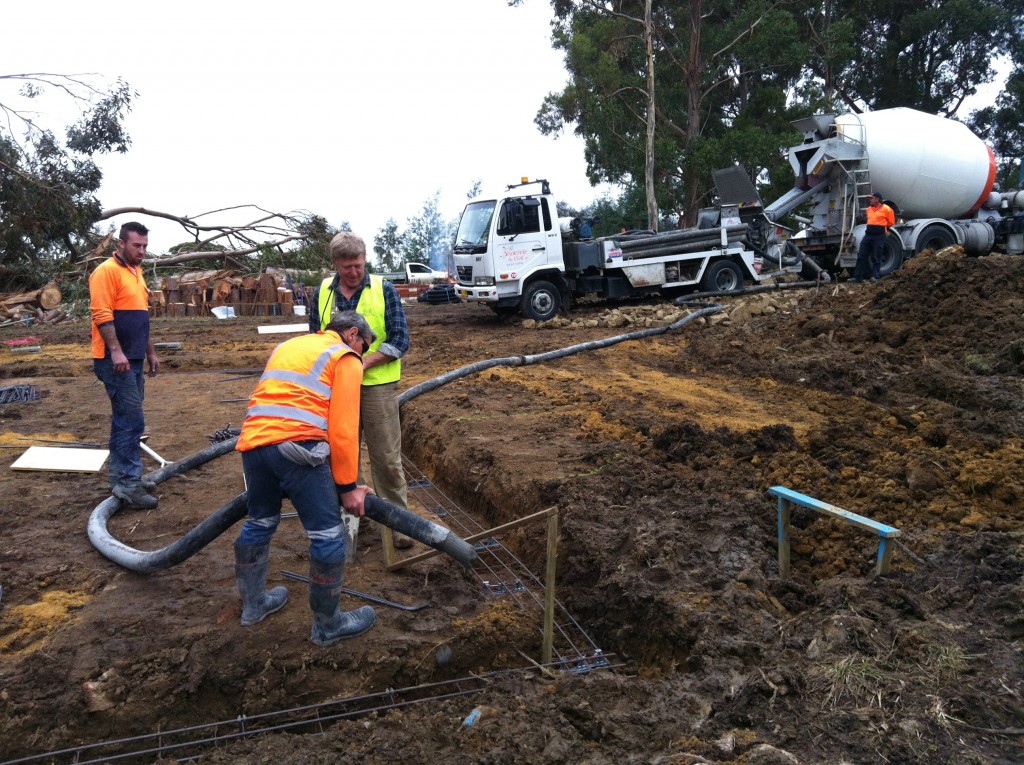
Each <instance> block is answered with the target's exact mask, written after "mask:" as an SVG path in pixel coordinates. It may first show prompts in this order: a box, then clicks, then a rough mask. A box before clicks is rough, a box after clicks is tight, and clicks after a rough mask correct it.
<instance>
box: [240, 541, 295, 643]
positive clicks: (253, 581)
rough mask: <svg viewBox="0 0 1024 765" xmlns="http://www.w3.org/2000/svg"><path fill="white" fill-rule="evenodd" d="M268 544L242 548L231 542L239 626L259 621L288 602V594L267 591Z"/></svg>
mask: <svg viewBox="0 0 1024 765" xmlns="http://www.w3.org/2000/svg"><path fill="white" fill-rule="evenodd" d="M269 562H270V544H269V543H268V544H262V545H244V544H241V543H240V542H235V580H236V581H237V582H238V592H239V593H240V594H241V595H242V626H243V627H248V626H249V625H250V624H255V623H256V622H260V621H263V618H264V617H265V616H267V615H268V614H272V613H274V612H275V611H279V610H280V609H281V607H282V606H284V604H285V603H287V602H288V590H287V589H285V588H284V587H275V588H274V589H272V590H271V591H270V592H267V591H266V587H267V567H268V565H269Z"/></svg>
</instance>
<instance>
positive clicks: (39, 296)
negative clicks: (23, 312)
mask: <svg viewBox="0 0 1024 765" xmlns="http://www.w3.org/2000/svg"><path fill="white" fill-rule="evenodd" d="M63 297H64V296H63V295H61V292H60V287H58V286H57V285H56V284H53V283H52V282H51V283H50V284H47V285H46V286H45V287H42V288H41V289H38V290H33V291H32V292H18V293H15V294H9V295H0V307H3V308H6V309H7V310H14V309H15V308H17V307H21V306H32V307H37V306H38V307H39V308H44V309H46V310H47V311H49V310H50V309H52V308H56V307H57V306H59V305H60V301H61V300H62V299H63Z"/></svg>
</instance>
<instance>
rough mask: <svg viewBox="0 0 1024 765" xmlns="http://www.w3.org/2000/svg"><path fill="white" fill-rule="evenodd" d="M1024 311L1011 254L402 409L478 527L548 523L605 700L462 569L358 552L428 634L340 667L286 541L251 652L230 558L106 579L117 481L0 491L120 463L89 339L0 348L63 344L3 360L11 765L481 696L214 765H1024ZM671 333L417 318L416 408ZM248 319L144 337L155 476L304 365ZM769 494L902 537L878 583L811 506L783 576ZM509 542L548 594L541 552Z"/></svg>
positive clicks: (758, 299)
mask: <svg viewBox="0 0 1024 765" xmlns="http://www.w3.org/2000/svg"><path fill="white" fill-rule="evenodd" d="M1022 296H1024V260H1022V259H1020V258H1010V257H1003V256H991V257H987V258H983V259H967V258H963V257H962V256H960V255H959V254H957V253H956V252H955V251H943V252H942V253H938V254H934V255H933V254H930V253H928V254H925V255H923V256H920V257H918V258H916V259H915V260H913V261H911V262H910V263H908V264H907V266H906V267H905V268H904V269H903V270H901V271H899V272H897V273H896V274H894V275H893V276H892V277H890V278H888V279H885V280H883V282H882V283H880V284H877V285H870V284H865V285H852V284H851V285H846V284H839V285H836V284H832V285H828V286H825V287H821V288H818V289H815V290H802V291H797V290H793V291H785V292H772V293H766V294H760V295H750V296H741V297H732V298H728V299H723V301H722V304H723V306H724V312H722V313H719V314H715V315H713V316H711V317H709V318H707V319H706V320H705V319H701V320H698V321H694V322H691V323H689V324H686V325H685V326H683V327H681V328H679V329H677V330H673V331H670V332H666V333H664V334H659V335H655V336H651V337H646V338H643V339H637V340H629V341H626V342H622V343H619V344H616V345H612V346H610V347H606V348H602V349H598V350H587V351H583V352H580V353H576V354H574V355H571V356H566V357H564V358H560V359H557V360H553V361H549V362H547V363H538V364H530V365H525V366H500V367H494V368H491V369H487V370H485V371H482V372H479V373H475V374H470V375H468V376H465V377H462V378H460V379H457V380H455V381H453V382H450V383H448V384H446V385H444V386H442V387H439V388H437V389H435V390H433V391H431V392H428V393H425V394H423V395H419V396H417V397H415V398H413V399H412V400H410V401H409V402H408V403H406V405H405V406H404V407H403V430H404V439H405V451H406V454H407V455H408V457H409V458H410V459H411V460H412V461H413V462H414V463H415V464H416V465H417V466H418V467H419V468H420V469H422V470H423V471H424V472H425V473H426V474H427V475H428V476H429V477H430V478H431V479H432V480H433V482H434V484H436V486H438V487H440V488H441V489H443V490H444V492H445V493H446V495H447V496H448V497H450V498H452V500H453V501H454V502H456V503H458V504H459V505H460V506H461V507H462V508H464V509H465V511H466V512H468V513H470V514H472V515H473V516H474V517H475V518H477V519H478V520H479V521H480V523H481V524H482V525H483V527H485V528H486V527H493V526H497V525H499V524H501V523H505V522H508V521H510V520H513V519H516V518H520V517H522V516H525V515H528V514H530V513H533V512H537V511H540V510H543V509H545V508H549V507H557V509H558V512H559V515H558V518H559V527H558V528H559V539H558V568H557V575H558V591H557V595H558V599H559V601H560V602H561V603H562V604H563V605H564V606H565V607H566V608H567V609H568V611H569V613H571V614H572V616H573V617H574V618H575V619H576V620H577V622H578V623H579V625H581V627H582V628H583V629H584V630H585V631H586V632H587V634H588V635H589V636H590V637H592V638H593V641H594V643H595V644H596V645H597V646H599V647H600V648H601V649H602V650H603V651H604V652H605V654H606V655H608V656H609V657H612V661H611V666H609V667H607V668H603V669H592V670H591V671H589V672H567V671H552V670H548V669H544V668H541V667H539V666H537V664H536V663H535V662H536V661H539V658H540V655H541V653H540V649H541V645H540V635H541V632H540V628H541V624H540V620H539V618H538V615H537V614H536V613H532V612H531V613H523V612H522V610H520V609H517V608H514V607H511V605H510V603H511V601H509V600H508V599H507V598H500V597H493V596H491V595H489V594H488V593H487V592H485V591H483V589H482V588H481V586H480V581H479V578H478V577H477V576H474V575H473V573H472V572H469V571H466V570H465V569H463V568H462V567H461V566H459V565H458V564H457V563H455V562H454V561H453V560H451V559H449V558H447V557H435V558H432V559H430V560H427V561H424V562H421V563H415V564H413V565H411V566H408V567H406V568H401V569H397V570H393V571H389V570H388V568H387V567H385V565H384V558H383V548H382V545H381V541H380V538H379V537H378V535H377V534H376V533H373V532H371V531H367V530H364V531H363V532H362V533H360V535H359V543H358V551H357V556H356V560H355V561H354V562H353V563H352V565H350V566H349V568H348V572H347V581H346V585H347V586H349V587H351V588H354V589H357V590H360V591H363V592H369V593H373V594H376V595H378V596H382V597H384V598H388V599H391V600H395V601H400V602H402V603H407V604H411V603H415V602H427V603H429V604H430V606H429V607H428V608H424V609H422V610H418V611H403V610H398V609H394V608H389V607H378V609H377V613H378V624H377V626H376V627H375V628H374V629H373V630H372V631H371V632H369V633H368V634H367V635H365V636H363V637H360V638H357V639H354V640H351V641H346V642H343V643H339V644H337V645H335V646H333V647H330V648H318V647H316V646H314V645H313V644H311V643H310V642H309V641H308V635H309V627H310V614H309V610H308V607H307V605H306V601H305V591H304V588H303V586H302V585H301V583H298V582H294V581H290V580H286V579H284V578H283V577H282V575H281V572H282V571H285V570H290V571H296V572H300V573H304V572H305V571H306V566H307V550H306V548H307V543H306V540H305V538H304V536H303V534H302V531H301V527H300V526H299V525H298V523H297V522H296V521H283V522H282V526H281V529H280V531H279V532H278V535H277V537H276V539H275V544H274V547H273V550H272V559H271V580H272V581H271V583H272V584H275V585H276V584H287V585H288V586H289V587H290V590H291V600H290V601H289V603H288V604H287V605H286V606H285V608H284V609H283V610H282V611H281V612H279V613H277V614H274V615H272V616H270V617H268V618H267V619H266V620H265V621H263V622H261V623H259V624H257V625H255V626H252V627H248V628H243V627H241V626H240V625H239V621H238V617H239V610H240V605H239V601H238V596H237V592H236V590H235V587H234V578H233V577H234V574H233V560H232V553H231V545H232V542H233V540H234V537H235V536H236V535H237V527H236V528H233V529H230V530H229V531H228V532H226V533H224V534H222V535H221V536H219V537H218V538H217V539H215V540H214V541H213V542H212V543H211V544H210V545H208V546H207V547H205V548H203V549H202V550H200V551H199V552H198V553H196V554H195V555H194V556H192V557H190V558H189V559H187V560H186V561H184V562H182V563H180V564H178V565H176V566H173V567H171V568H169V569H166V570H164V571H160V572H157V573H153V574H148V575H143V574H137V573H133V572H131V571H128V570H126V569H124V568H121V567H120V566H118V565H117V564H115V563H113V562H111V561H109V560H107V559H106V558H105V557H103V556H102V555H100V553H99V552H97V550H96V549H94V548H93V546H92V545H91V544H90V542H89V539H88V537H87V534H86V528H87V523H88V519H89V517H90V514H91V513H92V511H93V508H95V507H96V506H97V505H99V504H100V503H101V502H103V501H104V500H105V499H106V497H107V496H108V492H107V490H106V476H105V474H102V473H101V474H82V473H70V472H31V471H14V470H10V469H9V466H10V465H11V463H13V462H14V460H15V459H16V458H17V457H18V456H19V455H20V454H21V452H22V450H23V447H24V446H26V445H30V444H33V443H44V442H42V441H40V440H39V439H47V440H52V441H73V442H86V443H88V442H98V443H102V442H104V441H105V439H106V433H107V430H108V427H109V407H108V404H107V402H106V400H105V397H104V393H103V389H102V387H101V386H100V385H98V384H97V383H96V382H95V381H94V379H93V376H92V373H91V367H90V364H89V361H88V359H87V356H88V344H87V343H88V325H87V324H85V323H77V324H67V325H61V326H58V327H49V328H35V327H32V328H27V329H26V328H22V329H20V330H18V329H12V328H6V329H4V330H0V332H3V333H6V334H5V335H0V340H7V339H20V338H24V336H25V335H26V334H31V335H32V336H35V337H38V338H39V341H38V344H39V345H40V347H41V350H40V352H38V353H32V354H30V353H13V352H8V351H6V350H0V385H15V384H22V383H31V384H33V385H35V386H37V388H38V389H39V390H40V391H41V392H42V393H43V397H42V398H41V399H39V400H37V401H32V402H27V403H10V404H6V405H3V406H2V407H0V445H3V446H5V447H11V448H4V449H2V450H0V496H2V497H3V500H2V501H3V513H2V515H0V586H2V587H3V590H2V600H0V761H6V760H10V759H15V758H19V757H27V756H29V755H37V754H42V753H47V752H52V751H54V750H59V749H65V748H73V747H75V746H81V745H83V744H88V743H93V742H99V741H108V740H112V739H124V738H128V737H133V736H140V735H144V734H150V733H153V732H156V731H169V730H175V729H179V728H185V727H188V726H199V725H205V724H207V723H211V722H215V721H221V720H228V721H230V720H236V719H237V718H239V716H242V715H245V716H248V717H252V716H256V715H260V714H263V713H272V712H276V711H279V710H285V709H293V708H296V707H304V706H310V707H312V706H314V705H318V704H322V703H324V702H327V701H330V700H332V699H348V698H350V697H357V696H367V695H372V694H378V693H381V692H385V691H388V689H408V688H410V687H413V686H421V685H429V684H434V683H444V682H445V681H450V680H454V679H461V678H467V679H468V680H469V681H473V682H475V685H474V686H473V688H472V690H473V691H474V692H473V693H468V694H467V695H462V696H459V695H447V694H446V693H438V694H436V697H430V693H429V692H425V693H424V694H422V695H423V696H426V697H427V698H428V700H426V701H423V702H422V703H416V704H404V703H398V701H396V703H394V704H391V705H385V706H389V707H392V708H389V709H383V710H379V711H375V712H373V713H370V714H354V715H353V716H351V717H346V718H344V719H339V720H334V721H328V722H325V723H323V724H322V725H321V726H319V727H318V728H317V729H316V730H311V729H310V728H309V727H306V728H302V729H293V730H292V731H291V732H285V731H282V732H276V733H263V734H261V735H257V736H252V737H249V738H245V739H235V740H224V741H221V742H219V744H218V745H217V746H216V747H215V748H206V749H204V750H202V752H201V754H202V757H201V761H206V762H213V763H221V762H223V763H228V762H231V763H237V762H245V763H257V762H259V763H263V762H276V763H335V762H351V763H393V762H409V763H426V762H440V761H445V762H448V763H511V762H515V763H592V764H593V765H597V764H598V763H609V764H611V763H699V762H707V763H719V764H720V765H726V764H727V763H746V764H748V765H751V764H753V763H761V764H764V763H882V762H885V763H929V764H932V763H1015V762H1021V761H1024V699H1022V693H1024V690H1022V689H1024V661H1022V657H1021V649H1022V645H1024V643H1022V641H1024V613H1022V595H1024V586H1022V574H1024V535H1022V529H1024V518H1022V500H1024V449H1022V446H1024V443H1022V437H1024V385H1022V382H1024V297H1022ZM681 311H682V309H677V308H675V307H673V306H671V304H669V303H667V302H645V303H631V304H624V305H619V306H609V305H607V304H587V305H580V306H577V307H575V308H574V309H573V311H572V312H571V313H569V314H567V315H565V316H562V317H559V318H558V319H556V320H555V321H553V322H548V323H547V324H543V325H535V324H533V323H532V322H523V321H521V320H519V319H508V318H500V317H497V316H495V315H493V314H492V313H491V312H490V311H488V310H487V309H486V308H483V307H480V306H471V305H466V304H455V305H427V304H421V303H413V304H411V305H410V306H409V309H408V314H409V320H410V326H411V330H412V337H413V349H412V350H411V351H410V353H409V355H408V356H407V358H406V362H405V372H404V379H403V382H402V386H403V388H408V387H410V386H412V385H414V384H416V383H418V382H421V381H424V380H428V379H431V378H434V377H436V376H437V375H439V374H441V373H444V372H447V371H449V370H453V369H456V368H459V367H462V366H464V365H466V364H469V363H472V362H476V361H480V360H483V359H493V358H504V357H515V356H520V355H529V354H537V353H542V352H545V351H550V350H554V349H559V348H565V347H568V346H571V345H574V344H576V343H581V342H585V341H592V340H599V339H602V338H607V337H612V336H615V335H619V334H622V333H624V332H628V331H631V330H633V329H636V328H638V327H643V326H664V325H666V324H667V323H669V322H670V321H672V320H674V319H675V318H678V317H679V316H680V315H682V314H681ZM258 321H259V320H257V319H236V320H225V321H218V320H216V319H212V318H210V319H157V320H155V322H154V333H155V339H156V341H157V342H181V343H182V349H181V350H172V351H167V352H165V353H163V354H162V356H163V360H164V372H163V373H162V374H161V375H159V376H158V377H156V378H154V379H152V380H150V381H149V383H148V387H147V400H146V414H147V427H148V433H149V434H150V436H149V441H148V443H149V445H150V446H151V447H152V448H153V449H154V450H155V451H156V452H157V453H159V454H160V455H162V456H163V457H164V458H166V459H175V460H178V459H181V458H183V457H185V456H188V455H190V454H194V453H196V452H199V451H200V450H202V449H204V448H206V447H207V446H208V445H209V438H208V437H209V436H210V435H211V434H212V433H214V432H215V431H217V430H218V429H221V428H224V427H225V426H227V425H231V426H235V427H237V426H238V425H240V424H241V420H242V418H243V416H244V411H245V399H246V397H247V396H248V394H249V393H250V392H251V391H252V388H253V387H254V384H255V379H256V378H255V377H254V376H252V374H250V372H251V370H253V369H257V370H258V369H261V368H262V366H263V364H264V362H265V361H266V359H267V357H268V355H269V353H270V351H271V349H272V348H273V346H274V345H275V344H276V343H277V342H280V341H281V339H282V336H281V335H273V334H270V335H260V334H258V333H257V331H256V326H257V324H258ZM264 321H280V322H285V321H288V320H278V319H273V320H264ZM44 445H45V443H44ZM15 447H16V448H15ZM144 459H145V460H149V458H148V457H145V458H144ZM147 465H148V466H149V467H152V468H155V467H156V464H155V463H154V462H152V461H148V462H147ZM778 485H781V486H787V487H790V488H792V489H795V490H797V491H800V492H803V493H805V494H809V495H812V496H814V497H817V498H818V499H821V500H824V501H826V502H830V503H832V504H834V505H837V506H839V507H842V508H845V509H846V510H849V511H852V512H855V513H859V514H862V515H866V516H869V517H871V518H873V519H875V520H876V521H879V522H881V523H885V524H889V525H891V526H895V527H897V528H899V529H900V530H901V532H902V536H901V537H899V540H898V545H897V546H896V549H895V553H894V556H893V560H892V570H891V572H890V573H889V574H888V575H886V576H882V577H876V576H874V565H875V555H876V551H877V546H878V544H877V543H878V539H877V537H876V536H873V535H872V534H871V533H869V532H867V531H865V530H863V529H860V528H857V527H854V526H852V525H850V524H846V523H841V522H838V521H836V520H834V519H832V518H829V517H825V516H820V515H818V514H816V513H813V512H811V511H809V510H797V511H795V512H794V514H793V531H792V534H793V539H792V571H791V574H790V576H789V577H788V578H785V579H783V578H780V577H779V568H778V562H777V539H776V503H775V500H774V498H773V497H772V496H770V495H769V493H768V490H769V488H771V487H773V486H778ZM242 488H243V487H242V478H241V465H240V460H239V459H238V456H237V454H230V455H227V456H225V457H221V458H219V459H217V460H214V461H212V462H209V463H207V464H206V465H203V466H202V467H199V468H196V469H194V470H191V471H188V472H187V473H185V474H183V475H181V476H176V477H173V478H170V479H169V480H167V481H166V482H164V483H162V484H161V485H160V486H159V487H158V490H157V493H158V495H159V498H160V508H159V509H158V510H155V511H139V510H122V511H121V512H119V513H117V514H116V515H115V516H114V517H113V518H112V519H111V521H110V531H111V532H112V534H113V535H114V536H115V537H116V538H118V539H120V540H121V541H122V542H124V543H125V544H127V545H129V546H130V547H133V548H137V549H140V550H156V549H159V548H161V547H164V546H165V545H167V544H170V543H171V542H173V541H174V540H176V539H178V538H179V537H180V536H181V535H183V534H184V533H185V532H187V531H188V530H189V529H191V528H193V527H194V526H195V525H196V524H197V523H199V522H200V521H201V520H203V519H204V518H206V517H207V516H208V515H210V514H211V513H212V512H213V511H214V510H216V509H217V508H218V507H220V506H222V505H223V504H225V503H226V502H227V501H228V500H229V499H230V498H231V497H233V496H234V495H235V494H237V493H238V492H240V491H242ZM419 509H420V510H421V511H422V508H419ZM502 541H503V542H504V543H505V544H506V545H507V546H508V547H509V548H510V549H512V550H513V551H514V552H515V554H516V555H517V556H518V558H519V559H521V560H522V561H523V563H524V564H525V565H526V566H528V567H529V568H530V570H532V571H534V572H537V573H538V574H541V573H542V572H543V570H544V561H545V544H546V540H545V530H544V525H543V524H533V525H528V526H525V527H523V528H520V529H518V530H517V531H514V532H512V533H509V534H507V535H505V536H503V538H502ZM358 604H360V603H359V601H356V600H354V599H350V598H346V599H345V600H344V605H345V607H349V608H350V607H353V606H355V605H358ZM442 648H443V651H442ZM499 670H517V671H512V672H507V673H498V671H499ZM438 687H443V688H449V686H448V685H441V686H438ZM395 698H396V699H398V698H399V697H398V696H397V695H396V697H395ZM403 698H404V697H403ZM474 709H475V710H476V712H475V714H474V715H473V716H472V717H471V718H470V721H471V722H473V721H475V722H473V724H468V723H467V722H466V721H467V717H468V716H470V712H471V710H474ZM112 751H113V750H112ZM134 751H137V750H134ZM176 757H177V754H175V753H170V754H166V753H165V754H160V753H156V752H154V753H151V754H148V755H140V756H137V757H136V759H135V760H133V761H143V762H153V761H160V762H167V763H170V762H172V761H175V758H176ZM70 758H71V755H62V756H54V757H53V758H52V759H51V758H45V759H40V760H38V761H40V762H42V761H46V762H50V761H53V762H68V761H71V759H70ZM161 758H162V759H161Z"/></svg>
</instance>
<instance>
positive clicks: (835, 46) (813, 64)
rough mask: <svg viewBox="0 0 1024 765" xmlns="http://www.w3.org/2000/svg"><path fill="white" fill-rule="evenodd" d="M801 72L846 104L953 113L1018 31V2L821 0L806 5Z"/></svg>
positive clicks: (1023, 1) (1022, 23)
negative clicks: (807, 46) (807, 52)
mask: <svg viewBox="0 0 1024 765" xmlns="http://www.w3.org/2000/svg"><path fill="white" fill-rule="evenodd" d="M806 23H807V30H808V34H809V38H810V40H811V42H812V47H813V51H814V54H815V55H814V56H813V57H811V58H809V59H808V71H809V72H810V73H811V74H812V76H813V77H814V78H815V79H817V80H818V81H819V82H820V83H821V85H822V88H823V90H824V91H826V92H827V93H828V94H830V95H834V96H835V97H836V99H837V101H838V102H839V103H841V104H842V105H844V106H845V107H846V108H850V109H853V110H858V111H859V110H877V109H887V108H892V107H897V106H907V107H912V108H914V109H919V110H921V111H925V112H929V113H931V114H940V115H943V116H953V115H956V114H957V112H958V110H959V109H960V108H961V106H962V105H963V103H964V101H965V99H967V98H968V97H969V96H972V95H974V93H975V92H976V91H977V88H978V86H979V85H982V84H984V83H987V82H991V81H992V80H993V78H994V77H995V76H996V73H997V65H998V63H999V61H1000V60H1001V59H1004V58H1005V57H1008V56H1010V55H1011V54H1012V53H1013V51H1014V49H1015V47H1016V46H1018V45H1019V41H1020V38H1021V35H1022V33H1024V0H827V1H826V2H823V3H821V4H820V5H818V6H817V7H813V8H810V9H809V10H808V13H807V15H806Z"/></svg>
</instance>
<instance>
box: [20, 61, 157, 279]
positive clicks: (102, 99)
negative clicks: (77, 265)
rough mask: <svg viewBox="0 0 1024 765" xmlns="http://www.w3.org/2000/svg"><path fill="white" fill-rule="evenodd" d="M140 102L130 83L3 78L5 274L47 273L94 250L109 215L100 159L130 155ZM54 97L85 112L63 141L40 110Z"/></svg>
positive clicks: (32, 75)
mask: <svg viewBox="0 0 1024 765" xmlns="http://www.w3.org/2000/svg"><path fill="white" fill-rule="evenodd" d="M3 86H10V88H11V90H10V91H7V92H5V91H4V90H3ZM136 95H137V94H136V93H135V92H134V91H133V90H132V89H131V88H130V87H129V85H128V84H127V83H126V82H123V81H121V80H118V81H117V82H115V83H114V84H113V85H109V86H108V85H106V84H104V82H103V81H102V80H101V78H99V77H97V76H94V75H61V74H51V73H45V72H26V73H22V74H2V75H0V266H3V267H4V268H5V269H7V270H8V271H9V272H11V273H17V272H32V271H40V270H45V268H44V266H48V265H49V264H47V263H46V261H53V260H73V259H75V258H77V257H78V256H79V255H80V254H82V252H83V251H84V250H85V249H88V248H89V243H88V242H87V234H88V233H89V231H90V229H91V227H92V224H93V223H95V221H96V220H97V218H98V217H99V216H100V213H101V207H100V203H99V201H98V199H97V198H96V192H97V191H98V189H99V187H100V181H101V180H102V173H101V172H100V170H99V168H98V167H97V165H96V162H95V161H94V157H95V156H96V155H99V154H105V153H108V152H119V153H124V152H126V151H128V147H129V146H130V144H131V139H130V138H129V136H128V133H127V132H126V131H125V129H124V120H125V117H126V115H127V114H128V112H129V111H130V110H131V106H132V101H133V100H134V98H135V97H136ZM47 97H51V98H57V99H63V100H64V101H65V102H66V103H70V105H71V106H72V108H75V107H77V110H78V111H79V112H80V117H79V118H78V120H77V121H76V122H74V123H73V124H71V125H70V126H67V127H66V128H65V130H64V131H63V135H60V136H59V135H58V134H57V133H55V132H54V129H53V128H52V127H51V126H48V125H45V124H42V123H41V122H40V118H39V113H40V110H38V109H36V108H35V105H34V104H35V102H36V101H37V100H41V99H44V98H47Z"/></svg>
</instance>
